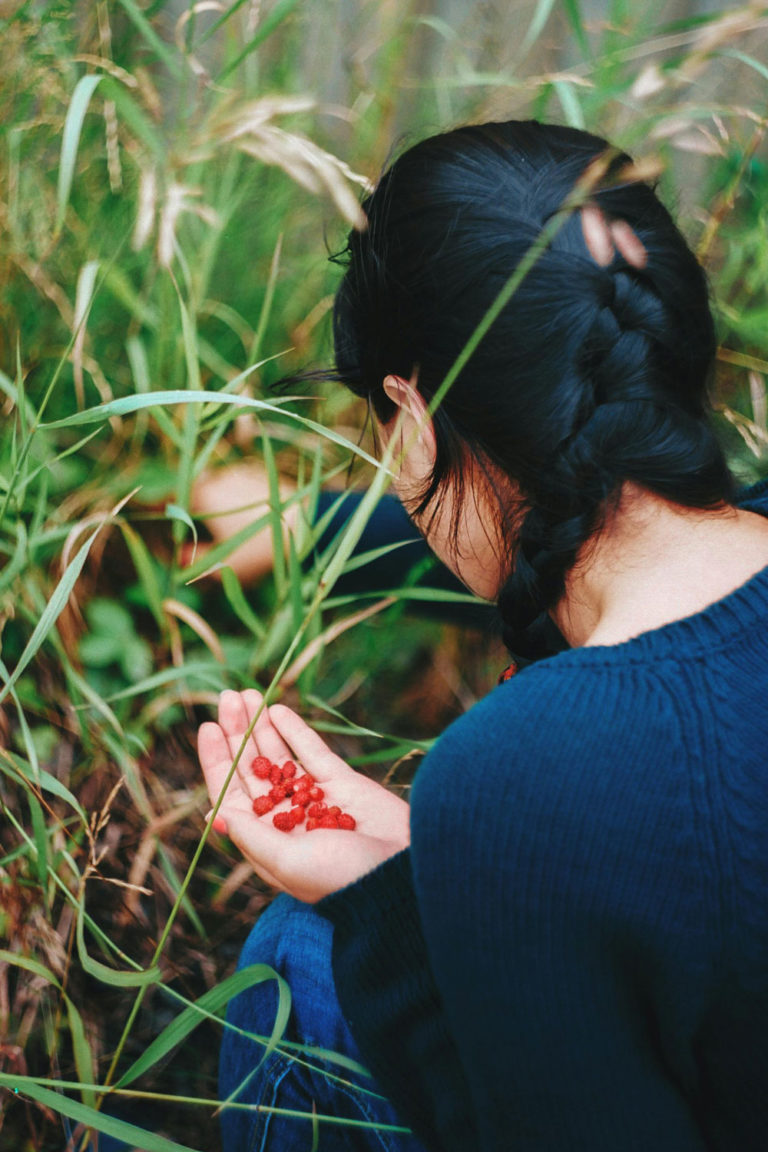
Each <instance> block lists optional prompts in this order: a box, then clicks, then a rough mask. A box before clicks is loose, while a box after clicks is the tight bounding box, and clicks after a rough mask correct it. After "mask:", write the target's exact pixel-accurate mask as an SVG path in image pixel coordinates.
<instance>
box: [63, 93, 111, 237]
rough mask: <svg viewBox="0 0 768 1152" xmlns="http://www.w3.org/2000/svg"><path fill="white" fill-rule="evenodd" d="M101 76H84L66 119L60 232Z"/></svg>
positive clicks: (73, 95)
mask: <svg viewBox="0 0 768 1152" xmlns="http://www.w3.org/2000/svg"><path fill="white" fill-rule="evenodd" d="M101 79H102V77H101V76H83V77H82V78H81V79H80V80H78V82H77V84H76V85H75V90H74V92H73V93H72V100H71V101H70V105H69V108H68V110H67V118H66V120H65V121H64V131H63V132H62V136H61V159H60V160H59V183H58V187H57V189H56V232H57V233H59V232H60V231H61V229H62V226H63V224H64V216H65V214H66V211H67V204H68V203H69V194H70V192H71V190H72V180H73V178H74V175H75V161H76V159H77V148H78V144H79V143H80V133H81V131H82V128H83V120H84V119H85V114H86V112H87V111H88V105H89V104H90V102H91V97H92V96H93V93H94V92H95V91H96V88H97V86H98V84H99V82H100V81H101Z"/></svg>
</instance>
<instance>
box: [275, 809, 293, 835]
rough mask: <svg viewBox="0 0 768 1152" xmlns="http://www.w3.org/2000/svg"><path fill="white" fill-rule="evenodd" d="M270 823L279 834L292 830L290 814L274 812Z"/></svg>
mask: <svg viewBox="0 0 768 1152" xmlns="http://www.w3.org/2000/svg"><path fill="white" fill-rule="evenodd" d="M272 823H273V824H274V826H275V828H277V829H279V830H280V832H290V831H291V829H292V828H293V820H292V819H291V813H290V812H276V813H275V814H274V816H273V817H272Z"/></svg>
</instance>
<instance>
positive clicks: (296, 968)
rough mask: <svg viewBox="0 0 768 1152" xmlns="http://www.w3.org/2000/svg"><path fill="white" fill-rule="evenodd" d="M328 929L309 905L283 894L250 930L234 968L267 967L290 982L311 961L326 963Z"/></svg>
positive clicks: (320, 964)
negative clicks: (256, 965) (258, 965)
mask: <svg viewBox="0 0 768 1152" xmlns="http://www.w3.org/2000/svg"><path fill="white" fill-rule="evenodd" d="M332 931H333V930H332V928H331V925H330V924H329V923H328V921H327V920H324V919H323V917H322V916H320V915H318V913H317V912H315V911H314V909H313V908H312V906H311V905H310V904H303V903H302V902H301V901H300V900H296V899H294V897H293V896H288V895H286V894H285V893H283V894H281V895H280V896H277V897H276V898H275V900H273V901H272V903H271V904H270V905H269V907H268V908H267V909H266V910H265V911H264V912H262V914H261V916H259V919H258V920H257V921H256V923H255V924H254V926H253V928H252V929H251V931H250V934H249V936H248V939H247V940H246V942H245V945H244V947H243V951H242V953H241V955H240V959H239V961H238V965H237V966H238V969H242V968H245V967H247V966H248V965H250V964H268V965H269V966H270V967H271V968H274V970H275V971H276V972H278V973H279V974H280V975H281V976H283V977H285V979H286V980H288V982H289V983H290V982H291V978H292V977H294V978H295V977H296V976H297V975H300V974H301V973H303V972H305V971H306V970H307V968H308V967H310V968H311V966H312V962H313V960H315V961H317V963H318V965H319V966H320V967H324V966H325V965H326V964H327V963H328V962H329V960H330V953H331V941H332Z"/></svg>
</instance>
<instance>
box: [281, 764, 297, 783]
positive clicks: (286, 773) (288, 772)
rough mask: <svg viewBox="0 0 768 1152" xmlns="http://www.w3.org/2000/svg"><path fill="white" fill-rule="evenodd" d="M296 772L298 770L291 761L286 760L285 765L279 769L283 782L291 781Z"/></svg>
mask: <svg viewBox="0 0 768 1152" xmlns="http://www.w3.org/2000/svg"><path fill="white" fill-rule="evenodd" d="M297 771H298V769H297V767H296V765H295V764H294V762H293V760H286V762H285V764H283V766H282V768H281V769H280V772H281V774H282V777H283V780H293V778H294V776H295V775H296V773H297Z"/></svg>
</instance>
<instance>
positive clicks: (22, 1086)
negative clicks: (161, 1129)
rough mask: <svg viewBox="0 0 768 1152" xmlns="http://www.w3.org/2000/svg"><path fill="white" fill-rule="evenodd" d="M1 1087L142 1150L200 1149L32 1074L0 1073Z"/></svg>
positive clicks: (183, 1151)
mask: <svg viewBox="0 0 768 1152" xmlns="http://www.w3.org/2000/svg"><path fill="white" fill-rule="evenodd" d="M51 1083H55V1081H51ZM0 1087H4V1088H9V1089H10V1090H11V1091H12V1092H17V1093H19V1094H20V1095H23V1096H28V1097H29V1098H30V1099H31V1100H36V1101H37V1102H38V1103H39V1104H45V1105H47V1107H48V1108H50V1109H52V1110H53V1111H54V1112H58V1113H59V1115H61V1116H67V1117H68V1118H69V1119H70V1120H75V1121H77V1123H79V1124H85V1125H86V1127H88V1128H92V1129H93V1130H94V1131H96V1132H103V1133H104V1134H105V1135H106V1136H113V1137H114V1138H115V1139H116V1140H122V1141H124V1142H125V1144H126V1145H127V1146H128V1147H130V1148H141V1149H142V1152H198V1150H197V1149H195V1148H190V1146H189V1145H188V1144H178V1143H177V1142H176V1141H175V1140H169V1139H168V1137H166V1136H158V1135H157V1133H155V1132H148V1131H147V1130H146V1129H145V1128H137V1127H136V1125H135V1124H129V1123H128V1121H127V1120H118V1119H117V1117H116V1116H108V1115H107V1114H106V1113H104V1112H97V1111H96V1109H95V1108H90V1107H88V1105H86V1104H79V1103H78V1102H77V1101H76V1100H70V1099H69V1097H68V1096H64V1095H62V1094H61V1093H60V1092H54V1091H52V1089H51V1088H46V1087H45V1085H43V1084H39V1083H37V1081H35V1080H33V1079H32V1077H30V1076H10V1075H8V1074H6V1073H0ZM88 1087H90V1090H91V1091H93V1090H94V1086H92V1085H89V1086H88ZM82 1091H86V1088H85V1087H83V1088H82Z"/></svg>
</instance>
